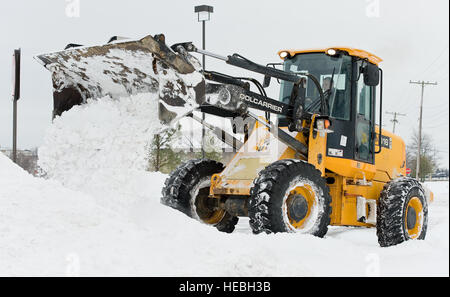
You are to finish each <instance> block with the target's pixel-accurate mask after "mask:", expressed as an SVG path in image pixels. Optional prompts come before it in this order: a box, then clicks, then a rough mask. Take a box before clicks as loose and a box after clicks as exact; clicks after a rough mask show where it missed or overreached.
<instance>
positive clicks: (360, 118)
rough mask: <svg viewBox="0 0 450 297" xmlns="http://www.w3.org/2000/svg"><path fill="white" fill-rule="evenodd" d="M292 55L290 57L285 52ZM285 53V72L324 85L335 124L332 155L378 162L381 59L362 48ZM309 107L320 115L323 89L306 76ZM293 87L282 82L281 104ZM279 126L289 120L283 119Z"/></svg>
mask: <svg viewBox="0 0 450 297" xmlns="http://www.w3.org/2000/svg"><path fill="white" fill-rule="evenodd" d="M284 52H286V53H287V55H286V54H282V53H284ZM281 55H285V59H284V63H283V67H284V70H285V71H290V72H294V73H297V74H298V75H299V76H301V75H304V74H305V73H309V74H312V75H314V76H315V77H316V79H317V80H318V81H319V82H320V86H321V87H322V91H323V93H324V98H325V101H326V104H327V109H328V112H327V114H326V115H327V116H329V117H330V120H331V126H330V128H329V129H330V130H332V131H333V132H332V133H329V134H328V136H327V148H326V153H327V156H329V157H334V158H345V159H353V160H357V161H361V162H365V163H370V164H373V163H374V159H375V136H376V131H375V106H376V105H375V104H376V100H375V98H376V88H377V85H378V79H379V78H378V67H377V64H378V63H379V62H381V59H380V58H378V57H376V56H374V55H372V54H370V53H367V52H365V51H362V50H356V49H349V48H332V49H322V50H306V51H281V52H280V56H281ZM303 87H304V88H305V98H304V102H305V103H304V108H305V111H306V112H309V113H320V112H319V110H320V93H319V90H318V88H317V86H316V85H315V84H314V83H313V82H312V81H311V80H308V79H306V78H305V83H304V86H303ZM292 88H293V84H292V83H290V82H287V81H281V87H280V101H282V102H285V103H287V102H288V100H289V98H290V94H291V92H292ZM278 123H279V126H281V127H283V126H286V123H287V121H286V119H285V118H283V117H282V116H280V117H279V122H278Z"/></svg>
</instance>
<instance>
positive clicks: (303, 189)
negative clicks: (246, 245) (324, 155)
mask: <svg viewBox="0 0 450 297" xmlns="http://www.w3.org/2000/svg"><path fill="white" fill-rule="evenodd" d="M330 215H331V196H330V193H329V188H328V186H327V184H326V183H325V180H324V179H323V178H322V176H321V173H320V171H319V170H317V169H316V168H315V167H314V166H313V165H311V164H308V163H306V162H303V161H299V160H289V159H288V160H279V161H276V162H274V163H272V164H271V165H269V166H267V167H266V168H265V169H263V170H262V171H261V172H260V173H259V175H258V177H257V178H256V179H255V181H254V186H253V188H252V189H251V196H250V201H249V217H250V226H251V228H252V230H253V232H254V233H261V232H266V233H271V232H273V233H277V232H298V233H305V234H312V235H315V236H318V237H323V236H325V234H326V233H327V231H328V225H329V223H330Z"/></svg>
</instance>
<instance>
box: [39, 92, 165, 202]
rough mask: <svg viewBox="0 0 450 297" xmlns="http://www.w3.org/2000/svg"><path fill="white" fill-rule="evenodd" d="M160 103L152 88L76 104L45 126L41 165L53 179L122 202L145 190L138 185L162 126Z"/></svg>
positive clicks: (100, 196)
mask: <svg viewBox="0 0 450 297" xmlns="http://www.w3.org/2000/svg"><path fill="white" fill-rule="evenodd" d="M157 106H158V97H157V95H156V94H150V93H148V94H139V95H135V96H131V97H124V98H120V100H111V98H109V97H105V98H101V99H99V100H94V101H90V102H89V103H88V104H85V105H81V106H75V107H73V108H72V109H71V110H69V111H67V112H64V113H63V115H62V116H61V117H58V118H57V119H55V121H54V123H53V125H52V126H51V127H50V128H49V130H48V131H47V134H46V138H45V140H44V144H43V146H42V147H40V149H39V166H40V167H41V168H42V169H43V170H44V171H45V172H46V174H47V176H48V177H49V178H50V179H56V180H58V181H60V182H61V183H62V184H63V185H65V186H67V187H69V188H71V189H75V190H82V191H83V192H85V193H89V194H92V195H93V196H95V197H96V198H97V202H99V203H101V205H103V206H106V207H113V208H115V209H119V208H121V206H120V205H121V204H123V203H126V202H127V199H131V198H136V197H135V196H134V195H137V196H138V197H139V196H140V192H143V191H144V189H142V188H139V187H141V186H142V184H145V183H143V182H141V180H142V179H143V178H144V179H145V174H146V172H145V169H146V168H147V165H148V145H149V144H150V142H151V141H152V139H153V135H154V133H155V132H156V131H158V129H160V128H161V126H160V125H159V120H158V112H157ZM125 196H126V197H125ZM128 202H129V201H128ZM115 204H118V205H115Z"/></svg>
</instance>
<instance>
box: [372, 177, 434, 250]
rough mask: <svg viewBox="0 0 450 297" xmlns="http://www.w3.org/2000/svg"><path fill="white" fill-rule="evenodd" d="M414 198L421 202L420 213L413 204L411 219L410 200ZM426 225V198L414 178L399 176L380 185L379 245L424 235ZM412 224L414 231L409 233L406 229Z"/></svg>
mask: <svg viewBox="0 0 450 297" xmlns="http://www.w3.org/2000/svg"><path fill="white" fill-rule="evenodd" d="M415 198H418V201H420V203H421V207H422V213H421V214H420V212H418V213H417V212H416V210H415V209H414V207H413V212H412V214H413V216H412V217H413V219H411V220H409V219H410V217H411V215H409V217H408V213H411V212H410V211H411V204H410V203H411V202H414V201H412V199H414V200H415ZM416 201H417V200H416ZM416 213H417V216H416ZM407 219H408V220H409V221H406V220H407ZM427 226H428V202H427V199H426V196H425V191H424V189H423V187H422V185H421V184H420V183H419V182H418V181H417V180H415V179H413V178H410V177H401V178H398V179H394V180H392V181H390V182H388V183H387V184H385V185H384V187H383V191H382V192H381V194H380V199H379V201H378V206H377V236H378V243H379V244H380V246H382V247H388V246H393V245H397V244H399V243H402V242H404V241H406V240H410V239H425V235H426V233H427ZM416 227H417V228H418V229H417V232H414V236H413V237H412V236H411V234H410V232H411V230H414V231H415V230H416V229H415V228H416Z"/></svg>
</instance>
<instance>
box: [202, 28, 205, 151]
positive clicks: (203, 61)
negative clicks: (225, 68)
mask: <svg viewBox="0 0 450 297" xmlns="http://www.w3.org/2000/svg"><path fill="white" fill-rule="evenodd" d="M205 28H206V21H202V35H203V42H202V49H203V50H206V44H205V40H206V38H205ZM205 60H206V56H205V55H203V57H202V65H203V73H204V72H205ZM202 120H203V122H204V121H205V113H204V112H203V113H202ZM202 158H205V126H204V125H202Z"/></svg>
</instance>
